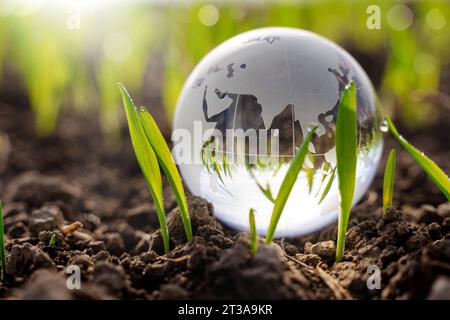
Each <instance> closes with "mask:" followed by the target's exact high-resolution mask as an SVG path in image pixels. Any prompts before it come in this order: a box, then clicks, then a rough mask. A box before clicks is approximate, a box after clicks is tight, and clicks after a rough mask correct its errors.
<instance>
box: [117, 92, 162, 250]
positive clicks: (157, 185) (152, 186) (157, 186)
mask: <svg viewBox="0 0 450 320" xmlns="http://www.w3.org/2000/svg"><path fill="white" fill-rule="evenodd" d="M118 87H119V90H120V93H121V95H122V101H123V105H124V108H125V114H126V116H127V120H128V128H129V131H130V136H131V142H132V145H133V149H134V153H135V155H136V158H137V161H138V163H139V166H140V167H141V170H142V173H143V174H144V177H145V181H146V182H147V186H148V188H149V190H150V193H151V195H152V198H153V201H154V203H155V207H156V212H157V215H158V220H159V225H160V227H161V236H162V239H163V243H164V250H165V252H166V253H167V252H169V249H170V248H169V230H168V228H167V222H166V214H165V211H164V204H163V189H162V181H161V173H160V171H159V165H158V159H157V158H156V155H155V152H154V150H153V148H152V146H151V145H150V142H149V141H148V139H147V136H146V134H145V131H144V128H143V126H142V122H141V120H140V117H139V113H138V111H137V110H136V108H135V106H134V104H133V101H132V100H131V97H130V95H129V94H128V92H127V91H126V89H125V87H124V86H123V85H121V84H119V85H118Z"/></svg>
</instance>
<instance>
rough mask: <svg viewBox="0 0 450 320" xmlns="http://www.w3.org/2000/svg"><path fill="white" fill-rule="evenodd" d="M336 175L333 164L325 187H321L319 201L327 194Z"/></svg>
mask: <svg viewBox="0 0 450 320" xmlns="http://www.w3.org/2000/svg"><path fill="white" fill-rule="evenodd" d="M335 176H336V166H334V168H333V170H332V171H331V174H330V177H329V178H328V181H327V184H326V185H325V189H323V192H322V195H321V197H320V200H319V203H322V201H323V199H325V197H326V196H327V194H328V192H329V191H330V189H331V186H332V185H333V181H334V177H335Z"/></svg>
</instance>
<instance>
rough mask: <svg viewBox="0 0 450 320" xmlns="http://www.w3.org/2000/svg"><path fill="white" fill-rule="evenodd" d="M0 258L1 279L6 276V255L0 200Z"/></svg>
mask: <svg viewBox="0 0 450 320" xmlns="http://www.w3.org/2000/svg"><path fill="white" fill-rule="evenodd" d="M0 259H2V276H1V279H2V281H4V280H5V276H6V257H5V228H4V226H3V204H2V200H0Z"/></svg>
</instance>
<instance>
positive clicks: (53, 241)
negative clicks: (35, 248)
mask: <svg viewBox="0 0 450 320" xmlns="http://www.w3.org/2000/svg"><path fill="white" fill-rule="evenodd" d="M55 244H56V233H52V236H51V237H50V240H49V242H48V246H49V247H51V248H53V247H54V246H55Z"/></svg>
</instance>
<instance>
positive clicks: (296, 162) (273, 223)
mask: <svg viewBox="0 0 450 320" xmlns="http://www.w3.org/2000/svg"><path fill="white" fill-rule="evenodd" d="M316 129H317V126H312V127H309V128H308V133H307V135H306V137H305V139H304V140H303V142H302V144H301V145H300V147H299V149H298V151H297V153H296V155H295V157H294V159H292V162H291V164H290V165H289V169H288V171H287V172H286V175H285V177H284V179H283V182H282V183H281V187H280V191H279V192H278V195H277V197H276V199H275V203H274V206H273V211H272V216H271V218H270V224H269V228H268V230H267V235H266V244H269V243H271V242H272V240H273V237H274V235H275V230H276V228H277V224H278V221H279V220H280V217H281V213H282V212H283V209H284V206H285V205H286V201H287V199H288V197H289V194H290V193H291V190H292V187H293V186H294V184H295V181H297V176H298V174H299V173H300V170H301V169H302V167H303V162H304V161H305V157H306V154H307V153H308V146H309V143H310V142H311V140H312V137H313V135H314V132H315V131H316Z"/></svg>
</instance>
